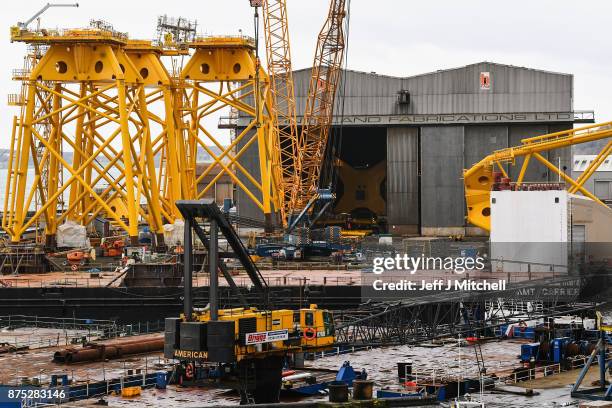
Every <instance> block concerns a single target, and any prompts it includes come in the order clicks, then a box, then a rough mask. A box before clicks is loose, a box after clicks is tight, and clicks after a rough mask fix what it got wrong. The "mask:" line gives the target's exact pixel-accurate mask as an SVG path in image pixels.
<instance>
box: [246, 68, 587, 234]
mask: <svg viewBox="0 0 612 408" xmlns="http://www.w3.org/2000/svg"><path fill="white" fill-rule="evenodd" d="M309 80H310V69H304V70H298V71H295V72H294V81H295V92H296V98H297V109H298V115H301V114H302V112H303V110H304V105H305V101H306V97H307V93H308V84H309ZM343 80H344V81H345V84H341V85H340V90H339V92H338V94H337V95H342V92H344V96H345V97H344V101H338V103H337V107H336V110H335V117H334V128H333V136H332V137H335V138H337V137H339V135H342V137H341V143H340V148H339V149H338V154H337V155H338V156H339V157H338V158H339V159H340V160H339V161H338V162H339V163H341V167H340V170H339V178H340V182H339V186H338V189H337V195H338V198H337V200H336V203H335V207H334V211H335V212H336V213H351V214H353V213H355V214H356V216H357V214H358V215H359V216H363V214H368V212H369V213H371V214H372V215H375V216H377V217H381V218H384V219H386V220H387V224H388V230H389V232H390V233H393V234H397V235H405V234H421V235H431V236H437V235H441V236H446V235H456V234H467V235H472V234H478V233H480V232H481V231H479V230H478V229H476V228H472V227H469V226H468V225H467V223H466V220H465V215H466V210H465V200H464V191H463V180H462V172H463V169H465V168H469V167H470V166H471V165H472V164H474V163H476V162H478V161H479V160H481V159H482V158H483V157H485V156H486V155H488V154H489V153H491V152H492V151H494V150H496V149H501V148H505V147H508V146H514V145H518V144H520V141H521V139H523V138H526V137H531V136H536V135H540V134H545V133H551V132H556V131H561V130H566V129H571V128H572V127H573V125H574V123H576V122H582V123H591V122H593V114H592V112H590V113H587V114H586V115H585V114H584V113H583V114H581V115H578V114H576V113H575V112H574V107H573V76H572V75H570V74H562V73H554V72H546V71H541V70H536V69H529V68H524V67H515V66H509V65H502V64H496V63H489V62H482V63H477V64H472V65H467V66H464V67H460V68H454V69H448V70H441V71H436V72H431V73H426V74H422V75H417V76H412V77H405V78H401V77H392V76H386V75H379V74H376V73H366V72H356V71H350V70H347V71H345V72H344V74H343ZM338 99H340V98H337V100H338ZM342 105H343V109H342V108H340V106H342ZM300 120H301V118H298V123H299V121H300ZM238 126H240V123H239V124H238ZM544 155H545V156H546V157H547V159H548V160H550V161H551V162H552V163H554V164H556V165H560V168H562V169H564V170H565V171H567V172H568V173H569V172H571V168H572V158H571V153H570V149H569V148H568V149H564V150H557V151H553V152H550V153H545V154H544ZM241 160H242V164H243V165H246V166H247V168H255V167H254V166H256V165H257V151H256V150H255V149H251V151H249V152H248V154H247V155H245V156H244V157H243V158H242V159H241ZM521 162H522V159H520V160H518V161H517V165H520V164H521ZM509 171H510V176H511V177H512V178H515V177H516V175H517V173H518V167H514V168H513V169H510V170H509ZM557 177H558V176H557V175H556V174H552V173H550V172H549V171H548V170H547V169H546V168H545V167H544V166H542V165H541V164H540V163H536V162H532V163H530V167H529V170H528V172H527V175H526V177H525V179H526V181H527V182H546V181H556V180H557ZM236 200H237V210H238V213H239V214H240V215H243V216H247V217H255V218H262V214H261V212H260V211H259V210H258V209H257V208H256V207H255V205H253V204H252V203H251V202H249V200H248V199H247V198H246V196H245V195H244V194H243V193H242V192H240V191H237V192H236Z"/></svg>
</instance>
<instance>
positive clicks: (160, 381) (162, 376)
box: [155, 371, 166, 390]
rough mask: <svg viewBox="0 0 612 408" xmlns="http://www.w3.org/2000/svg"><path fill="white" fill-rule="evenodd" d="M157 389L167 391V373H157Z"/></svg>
mask: <svg viewBox="0 0 612 408" xmlns="http://www.w3.org/2000/svg"><path fill="white" fill-rule="evenodd" d="M155 388H157V389H159V390H165V389H166V372H165V371H158V372H157V375H156V377H155Z"/></svg>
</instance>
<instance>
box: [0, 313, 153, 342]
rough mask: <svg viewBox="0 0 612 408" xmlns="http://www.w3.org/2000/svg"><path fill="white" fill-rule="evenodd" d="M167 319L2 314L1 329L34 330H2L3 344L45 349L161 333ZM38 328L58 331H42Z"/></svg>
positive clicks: (0, 317)
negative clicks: (121, 320) (120, 320)
mask: <svg viewBox="0 0 612 408" xmlns="http://www.w3.org/2000/svg"><path fill="white" fill-rule="evenodd" d="M164 327H165V322H164V320H152V321H144V322H136V323H130V324H117V323H116V322H115V321H112V320H96V319H76V318H57V317H40V316H25V315H7V316H0V328H7V329H8V328H10V329H12V330H17V329H34V330H35V331H34V332H32V333H27V332H25V331H22V332H21V333H15V334H10V332H6V331H5V332H3V333H0V343H7V344H8V346H12V347H15V348H23V347H27V348H43V347H59V346H69V345H74V344H77V343H82V341H83V340H85V341H86V342H90V341H92V340H103V339H114V338H119V337H126V336H136V335H140V334H149V333H159V332H161V331H163V330H164ZM39 329H50V330H55V332H53V331H48V332H42V331H38V332H37V330H39Z"/></svg>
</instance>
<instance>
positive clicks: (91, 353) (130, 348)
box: [53, 337, 164, 364]
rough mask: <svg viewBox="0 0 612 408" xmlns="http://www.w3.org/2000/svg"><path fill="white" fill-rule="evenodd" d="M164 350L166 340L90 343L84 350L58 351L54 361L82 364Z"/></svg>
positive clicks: (150, 339) (158, 338)
mask: <svg viewBox="0 0 612 408" xmlns="http://www.w3.org/2000/svg"><path fill="white" fill-rule="evenodd" d="M163 349H164V338H163V337H155V338H148V339H139V340H130V341H122V342H114V343H107V344H99V343H89V344H87V345H86V346H84V347H83V348H74V347H69V348H65V349H63V350H59V351H56V352H55V354H54V355H53V361H54V362H56V363H66V364H72V363H80V362H84V361H100V360H110V359H113V358H121V357H125V356H128V355H132V354H142V353H150V352H154V351H162V350H163Z"/></svg>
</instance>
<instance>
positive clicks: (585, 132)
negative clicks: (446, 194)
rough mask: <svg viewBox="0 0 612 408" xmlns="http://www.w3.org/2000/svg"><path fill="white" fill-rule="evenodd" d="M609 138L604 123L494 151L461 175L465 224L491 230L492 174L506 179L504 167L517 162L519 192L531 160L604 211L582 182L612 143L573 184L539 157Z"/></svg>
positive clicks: (611, 130) (609, 127)
mask: <svg viewBox="0 0 612 408" xmlns="http://www.w3.org/2000/svg"><path fill="white" fill-rule="evenodd" d="M610 136H612V122H605V123H600V124H596V125H591V126H585V127H581V128H576V129H570V130H564V131H561V132H555V133H550V134H546V135H542V136H536V137H530V138H527V139H523V140H521V145H519V146H515V147H509V148H506V149H501V150H497V151H495V152H493V153H491V154H490V155H488V156H487V157H485V158H484V159H482V160H481V161H480V162H478V163H476V164H475V165H474V166H472V167H471V168H470V169H468V170H465V171H464V173H463V178H464V185H465V201H466V205H467V219H468V221H469V222H470V223H471V224H473V225H475V226H477V227H480V228H482V229H484V230H487V231H489V230H490V229H491V205H490V200H491V190H492V189H493V188H494V186H495V180H494V172H499V173H501V175H502V176H503V177H504V178H507V179H508V172H507V171H506V169H505V168H504V165H506V164H508V165H511V166H514V165H517V159H521V160H522V163H520V171H519V175H518V178H517V179H516V183H515V186H516V187H518V188H520V187H521V185H522V184H523V183H524V177H525V172H526V171H527V167H528V166H529V163H530V160H531V159H535V160H537V161H539V162H540V163H542V164H543V165H544V166H546V167H547V168H548V169H549V170H550V171H552V172H554V173H556V174H558V175H559V177H560V178H561V179H563V181H565V182H566V183H567V184H568V185H569V189H568V191H569V192H570V193H576V192H580V193H582V194H583V195H584V196H586V197H589V198H590V199H592V200H594V201H596V202H598V203H599V204H601V205H603V206H604V207H606V208H608V207H607V206H606V205H605V204H604V203H602V202H601V201H600V200H599V199H598V198H597V197H595V196H594V195H593V194H592V193H591V192H589V191H588V190H586V189H585V188H584V187H583V186H584V183H585V182H586V180H588V179H589V177H590V176H591V175H592V174H593V173H594V172H595V170H597V168H598V167H599V165H600V164H601V163H602V162H603V161H604V160H605V158H606V157H608V155H609V154H611V153H612V141H610V142H608V143H607V144H606V145H605V146H604V148H603V149H602V150H601V152H600V153H599V154H598V155H597V157H596V158H595V160H593V162H592V163H591V164H590V165H589V166H588V167H587V168H586V169H585V170H584V172H583V174H582V175H581V176H580V177H579V178H578V179H576V180H574V179H572V178H571V177H570V176H569V175H567V174H566V173H565V172H563V171H562V170H561V169H559V168H558V167H557V166H555V165H554V164H553V163H551V162H550V161H548V160H547V159H546V158H545V157H544V156H543V155H542V154H541V153H543V152H547V151H549V150H554V149H560V148H563V147H569V146H573V145H576V144H580V143H587V142H591V141H594V140H601V139H607V138H610Z"/></svg>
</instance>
